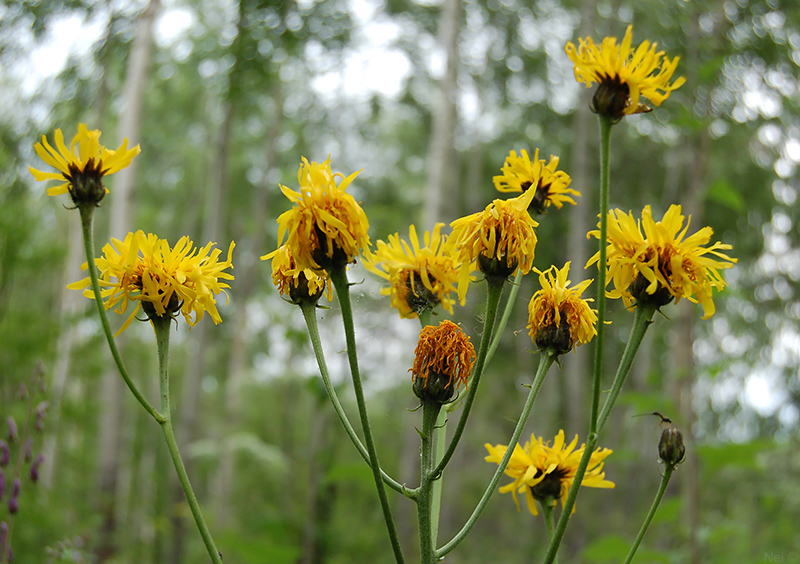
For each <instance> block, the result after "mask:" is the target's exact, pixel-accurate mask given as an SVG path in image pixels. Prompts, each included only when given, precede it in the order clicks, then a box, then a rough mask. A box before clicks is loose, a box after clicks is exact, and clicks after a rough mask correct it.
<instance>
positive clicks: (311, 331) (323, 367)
mask: <svg viewBox="0 0 800 564" xmlns="http://www.w3.org/2000/svg"><path fill="white" fill-rule="evenodd" d="M316 308H317V306H316V305H315V304H313V303H311V302H301V303H300V310H301V311H302V312H303V318H304V319H305V320H306V326H307V327H308V335H309V337H310V338H311V345H312V347H313V348H314V356H316V358H317V365H318V366H319V373H320V375H321V376H322V383H323V384H324V385H325V390H327V392H328V397H329V398H330V400H331V404H333V410H334V411H335V412H336V415H337V416H338V417H339V421H340V422H341V423H342V427H344V430H345V432H346V433H347V436H348V437H350V440H351V441H352V442H353V445H355V447H356V450H358V453H359V454H360V455H361V457H362V458H363V459H364V461H365V462H366V463H367V464H369V453H368V452H367V449H366V448H364V445H363V444H362V443H361V439H359V438H358V435H357V434H356V431H355V429H353V425H352V424H351V423H350V419H349V418H348V417H347V413H345V411H344V407H342V404H341V402H340V401H339V396H338V394H337V393H336V389H335V388H334V387H333V382H331V377H330V374H329V373H328V364H327V363H326V362H325V355H324V353H323V350H322V342H321V341H320V338H319V327H318V325H317V311H316ZM381 478H383V481H384V483H386V485H387V486H389V487H390V488H392V489H393V490H395V491H396V492H398V493H401V494H403V495H405V496H406V497H409V498H411V499H415V497H416V495H415V493H414V490H410V489H408V488H406V487H405V486H404V485H402V484H400V483H398V482H397V481H395V480H393V479H392V478H391V476H389V475H388V474H386V473H385V472H384V471H383V470H381Z"/></svg>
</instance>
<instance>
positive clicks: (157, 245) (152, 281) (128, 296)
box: [68, 231, 235, 334]
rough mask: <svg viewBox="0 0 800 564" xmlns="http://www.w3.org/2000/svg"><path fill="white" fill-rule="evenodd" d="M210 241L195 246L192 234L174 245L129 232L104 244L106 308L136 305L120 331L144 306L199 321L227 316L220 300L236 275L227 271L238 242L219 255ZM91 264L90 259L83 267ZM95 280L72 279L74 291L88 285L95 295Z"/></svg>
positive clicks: (102, 276)
mask: <svg viewBox="0 0 800 564" xmlns="http://www.w3.org/2000/svg"><path fill="white" fill-rule="evenodd" d="M213 246H214V243H208V244H207V245H206V246H205V247H203V248H202V249H197V248H195V247H194V244H193V243H192V241H190V240H189V238H188V237H182V238H181V239H180V240H179V241H178V242H177V243H176V244H175V246H174V247H170V245H169V242H167V241H166V240H165V239H159V238H158V236H156V235H153V234H152V233H150V234H145V233H144V232H143V231H137V232H136V233H128V235H126V236H125V239H124V240H122V241H120V240H119V239H112V240H111V243H107V244H106V245H105V246H104V247H103V256H102V257H100V258H98V259H97V268H98V269H99V271H100V286H101V288H102V289H101V290H100V295H101V298H102V299H103V301H104V302H105V307H106V309H111V308H112V307H114V306H117V309H116V311H117V312H118V313H125V312H126V311H127V308H128V303H129V302H134V303H135V304H136V307H135V308H134V310H133V312H132V313H131V314H130V316H129V317H128V319H127V321H125V323H124V324H123V325H122V327H121V328H120V330H119V331H118V333H117V334H119V333H121V332H122V331H124V330H125V329H126V328H127V327H128V326H129V325H130V324H131V322H132V321H133V319H134V317H135V316H136V313H138V311H139V308H140V307H141V308H143V309H144V312H145V313H146V314H147V317H148V318H153V317H154V316H158V317H164V316H169V317H173V316H175V315H177V314H178V312H180V313H182V314H183V317H184V318H185V319H186V322H187V323H189V325H191V326H193V325H195V324H196V323H197V322H198V321H200V320H201V319H202V318H203V316H204V315H205V313H206V312H207V313H208V314H209V315H210V316H211V319H213V320H214V323H219V322H220V321H222V319H221V318H220V315H219V312H218V311H217V305H216V297H215V296H216V294H219V293H221V292H224V291H225V288H230V286H229V285H228V284H226V283H225V282H221V280H232V279H233V275H232V274H229V273H227V272H224V271H225V270H226V269H228V268H232V264H231V255H232V253H233V248H234V246H235V244H234V243H233V242H232V243H231V245H230V247H229V248H228V258H227V259H226V260H224V261H220V260H219V256H220V253H221V251H220V250H219V249H212V247H213ZM86 268H87V264H86V263H84V265H83V269H84V270H85V269H86ZM90 285H91V280H90V279H89V278H85V279H83V280H81V281H79V282H75V283H73V284H70V285H69V286H68V287H69V288H70V289H73V290H84V295H85V296H87V297H89V298H94V292H93V291H92V290H91V289H90V288H89V286H90Z"/></svg>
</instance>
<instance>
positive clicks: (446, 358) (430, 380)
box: [409, 320, 475, 404]
mask: <svg viewBox="0 0 800 564" xmlns="http://www.w3.org/2000/svg"><path fill="white" fill-rule="evenodd" d="M414 355H415V356H414V366H412V367H411V369H410V370H409V372H411V375H412V379H413V381H414V393H415V394H416V395H417V397H419V398H420V399H422V400H426V399H429V400H433V401H436V402H438V403H440V404H443V403H447V402H448V401H450V399H452V397H453V396H454V395H455V393H456V391H457V390H458V388H459V387H460V386H461V384H464V385H466V384H467V380H468V379H469V375H470V373H471V372H472V365H473V363H474V362H475V347H473V346H472V343H471V342H470V340H469V337H468V336H467V335H466V334H464V332H463V331H462V330H461V328H460V327H459V326H458V325H456V324H455V323H453V322H452V321H447V320H445V321H442V322H441V323H439V325H436V326H434V325H428V326H426V327H424V328H423V329H422V331H420V334H419V343H417V348H416V350H415V351H414Z"/></svg>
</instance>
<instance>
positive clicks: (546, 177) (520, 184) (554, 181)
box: [492, 149, 580, 213]
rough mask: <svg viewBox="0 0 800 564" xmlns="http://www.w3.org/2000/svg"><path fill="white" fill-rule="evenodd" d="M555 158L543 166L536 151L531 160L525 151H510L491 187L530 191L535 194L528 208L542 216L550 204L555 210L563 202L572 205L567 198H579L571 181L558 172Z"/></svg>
mask: <svg viewBox="0 0 800 564" xmlns="http://www.w3.org/2000/svg"><path fill="white" fill-rule="evenodd" d="M558 160H559V159H558V157H554V156H552V155H551V156H550V164H548V165H545V161H544V159H539V149H536V152H535V153H534V155H533V161H531V159H530V157H529V156H528V152H527V151H525V150H524V149H523V150H522V151H521V152H520V156H517V153H516V152H514V151H511V153H510V154H509V155H508V156H507V157H506V161H505V163H504V164H503V168H502V170H501V172H502V173H503V174H501V175H500V176H495V177H494V178H493V179H492V180H493V181H494V187H495V188H497V190H498V191H500V192H525V191H527V190H529V189H530V188H533V189H534V190H535V191H536V195H535V196H534V197H533V201H532V203H531V207H532V208H533V209H534V210H535V211H536V213H545V212H546V211H547V208H548V207H550V205H551V204H552V205H554V206H555V207H557V208H558V209H561V206H563V205H564V203H569V204H572V205H575V200H573V199H572V198H571V197H570V196H569V195H570V194H572V195H573V196H580V193H579V192H578V191H577V190H573V189H572V188H569V184H570V182H572V179H571V178H570V177H569V175H568V174H567V173H566V172H564V171H563V170H557V168H558Z"/></svg>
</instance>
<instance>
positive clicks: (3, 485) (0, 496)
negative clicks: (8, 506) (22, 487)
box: [0, 468, 6, 501]
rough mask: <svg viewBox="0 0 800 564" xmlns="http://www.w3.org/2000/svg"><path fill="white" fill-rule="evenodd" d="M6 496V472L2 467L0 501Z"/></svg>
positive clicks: (0, 473) (0, 470)
mask: <svg viewBox="0 0 800 564" xmlns="http://www.w3.org/2000/svg"><path fill="white" fill-rule="evenodd" d="M5 496H6V473H5V472H3V469H2V468H0V501H3V498H4V497H5Z"/></svg>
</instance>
